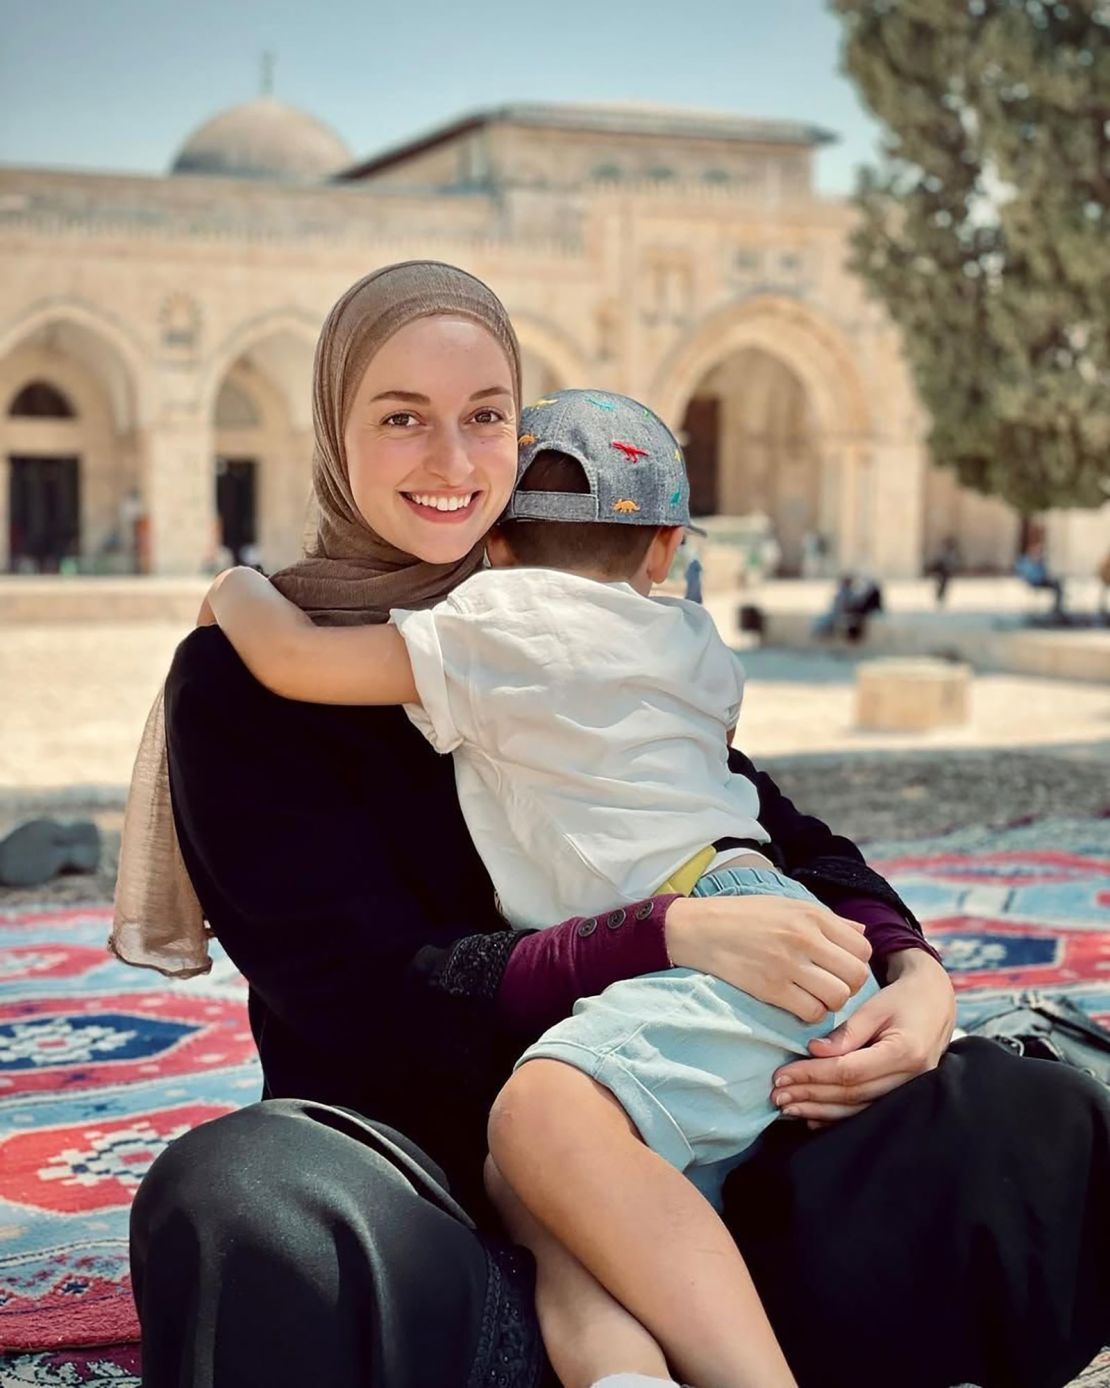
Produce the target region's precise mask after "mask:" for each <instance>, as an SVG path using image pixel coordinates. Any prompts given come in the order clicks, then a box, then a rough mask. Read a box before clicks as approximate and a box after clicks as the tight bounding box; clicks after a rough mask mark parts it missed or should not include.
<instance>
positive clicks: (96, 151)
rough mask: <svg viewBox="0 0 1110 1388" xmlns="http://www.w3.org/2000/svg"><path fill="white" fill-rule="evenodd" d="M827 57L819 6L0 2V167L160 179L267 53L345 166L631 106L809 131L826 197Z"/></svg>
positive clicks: (847, 145) (843, 165) (701, 0)
mask: <svg viewBox="0 0 1110 1388" xmlns="http://www.w3.org/2000/svg"><path fill="white" fill-rule="evenodd" d="M838 47H839V23H838V21H837V20H836V18H835V17H834V16H833V15H832V14H830V13H829V11H828V9H827V7H826V5H825V3H824V0H677V3H675V0H670V3H664V0H657V3H655V4H652V3H651V0H549V3H547V4H545V5H538V4H535V3H529V0H515V3H509V0H470V3H468V4H465V5H460V4H451V3H447V2H446V0H439V3H435V0H400V3H392V4H389V5H382V4H381V3H380V0H379V3H378V4H373V3H369V0H176V3H166V2H165V0H0V163H2V164H20V165H41V166H47V167H57V168H78V169H111V170H120V171H128V172H136V173H152V174H157V173H162V172H164V171H165V170H166V169H167V168H168V166H169V164H170V163H171V162H172V159H173V157H174V154H175V153H176V151H177V149H178V148H179V146H180V145H181V144H182V143H183V142H184V140H185V138H186V137H187V135H188V134H189V133H190V131H192V130H193V129H195V128H196V127H197V126H198V125H200V124H201V123H202V122H203V121H205V120H207V119H208V117H209V116H212V115H214V114H215V113H216V112H217V111H219V110H221V109H223V108H225V107H227V106H230V105H234V104H236V103H238V102H240V101H247V100H250V99H251V98H252V97H254V96H257V95H258V94H259V91H260V89H261V76H260V74H261V69H262V55H263V53H265V52H269V53H272V54H273V55H274V80H273V93H274V95H275V96H276V97H278V98H280V99H281V100H283V101H287V102H290V103H291V104H293V105H296V106H301V107H304V108H305V109H307V110H309V111H311V112H312V113H313V114H314V115H316V116H318V117H319V118H320V119H322V120H324V121H326V122H327V123H328V124H329V125H331V126H333V127H334V128H335V130H336V131H337V132H338V133H339V134H340V135H341V136H342V138H343V139H344V140H345V141H346V143H347V144H348V145H349V146H350V148H351V150H352V151H353V152H354V154H355V155H356V156H358V157H364V156H367V155H369V154H371V153H374V152H376V151H377V150H380V149H383V148H387V147H389V146H390V145H392V144H395V143H397V142H399V141H401V140H404V139H407V138H409V137H410V136H413V135H416V134H420V133H423V132H424V131H426V130H429V129H431V128H434V127H435V126H437V125H438V124H440V123H442V122H446V121H448V120H451V119H453V118H455V117H456V116H459V115H461V114H462V113H464V112H468V111H472V110H475V109H481V108H484V107H488V106H497V105H500V104H503V103H505V102H510V101H544V102H546V101H579V102H589V101H649V102H660V103H663V104H665V105H675V106H694V107H702V108H712V109H714V110H719V111H726V112H733V113H736V114H739V115H747V116H761V117H779V118H786V119H792V120H804V121H808V122H811V123H813V124H815V125H819V126H822V127H824V128H826V129H828V130H830V131H832V132H833V133H835V134H836V135H837V136H838V137H839V143H838V144H836V145H833V146H831V147H829V148H827V149H825V150H823V151H822V152H821V154H820V155H819V158H818V186H819V188H820V189H821V190H822V191H823V192H826V193H834V194H836V193H845V192H848V191H850V189H851V187H852V186H853V181H854V175H853V170H854V168H855V166H856V165H858V164H860V163H862V162H866V161H868V160H870V159H872V158H873V157H874V152H875V142H876V130H877V128H876V126H875V124H874V123H873V122H872V121H871V120H870V119H869V117H868V116H867V115H866V113H865V112H864V111H863V109H862V107H861V105H860V103H859V102H858V100H857V98H856V95H855V92H854V89H853V87H852V85H851V83H850V82H849V81H848V80H847V79H846V78H844V77H842V76H841V75H840V74H839V72H838Z"/></svg>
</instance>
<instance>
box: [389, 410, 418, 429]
mask: <svg viewBox="0 0 1110 1388" xmlns="http://www.w3.org/2000/svg"><path fill="white" fill-rule="evenodd" d="M382 423H383V424H394V425H396V426H397V427H398V428H399V429H407V428H408V427H409V425H410V424H415V423H416V416H415V415H414V414H413V413H412V411H411V410H398V411H397V413H396V414H390V415H386V417H385V419H384V420H383V421H382Z"/></svg>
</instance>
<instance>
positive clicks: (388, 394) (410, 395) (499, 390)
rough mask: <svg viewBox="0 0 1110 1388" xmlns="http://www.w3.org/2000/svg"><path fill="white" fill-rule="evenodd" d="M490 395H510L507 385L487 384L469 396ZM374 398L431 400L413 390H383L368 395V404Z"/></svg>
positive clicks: (481, 397)
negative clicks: (483, 388)
mask: <svg viewBox="0 0 1110 1388" xmlns="http://www.w3.org/2000/svg"><path fill="white" fill-rule="evenodd" d="M491 395H512V391H511V390H510V389H509V387H508V386H487V387H486V388H485V390H476V391H475V392H474V394H473V395H472V396H471V397H470V398H471V400H485V399H487V398H488V397H489V396H491ZM375 400H404V401H405V402H406V403H407V404H409V405H430V404H431V403H432V402H431V400H429V398H428V397H427V396H426V395H420V394H419V393H418V392H417V391H414V390H383V391H379V392H378V394H377V395H372V396H371V397H370V404H371V405H372V404H373V403H374V401H375Z"/></svg>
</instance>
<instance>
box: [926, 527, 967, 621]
mask: <svg viewBox="0 0 1110 1388" xmlns="http://www.w3.org/2000/svg"><path fill="white" fill-rule="evenodd" d="M959 568H960V547H959V545H958V544H957V543H956V537H955V536H954V535H946V536H945V537H944V539H943V540H942V541H941V542H940V550H939V551H938V553H937V557H936V558H935V559H934V560H933V562H932V563H931V564H930V565H929V568H928V570H927V572H928V573H929V574H930V575H931V576H932V579H933V581H934V583H935V584H936V590H935V596H936V600H937V606H938V607H943V606H944V599H945V597H946V596H947V593H948V585H949V583H951V581H952V577H953V575H954V574H956V573H957V572H958V571H959Z"/></svg>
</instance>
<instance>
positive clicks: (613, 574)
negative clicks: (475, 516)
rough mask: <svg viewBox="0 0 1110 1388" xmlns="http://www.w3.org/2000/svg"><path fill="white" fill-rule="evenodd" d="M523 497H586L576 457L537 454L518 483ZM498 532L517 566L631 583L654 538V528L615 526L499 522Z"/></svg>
mask: <svg viewBox="0 0 1110 1388" xmlns="http://www.w3.org/2000/svg"><path fill="white" fill-rule="evenodd" d="M520 490H521V491H525V492H577V493H582V492H588V491H589V490H590V484H589V482H588V481H587V480H586V474H585V472H584V471H583V470H582V464H581V463H580V462H579V461H578V460H577V458H572V457H570V455H569V454H567V453H557V452H555V451H554V450H548V451H546V452H543V453H537V454H536V456H535V458H533V460H532V463H531V466H530V467H529V468H528V471H527V472H526V473H525V474H524V477H523V479H522V480H521V482H520ZM498 529H499V530H500V532H501V535H502V536H503V538H504V540H505V543H506V544H507V545H508V547H509V549H510V550H512V554H513V558H514V559H515V560H516V561H517V563H518V564H523V565H527V566H529V567H534V568H540V569H572V570H574V569H586V570H588V571H590V572H591V573H601V574H603V575H604V576H605V577H606V578H611V579H622V578H631V577H632V575H633V574H634V573H635V572H636V570H637V569H638V568H639V567H640V565H641V563H642V562H643V558H644V555H645V554H646V553H647V552H648V549H649V548H650V546H651V542H652V540H654V539H655V536H656V535H657V534H658V527H657V526H654V525H627V524H623V525H622V524H621V523H620V522H619V521H544V520H540V521H534V520H509V521H503V522H502V523H501V524H500V525H499V526H498Z"/></svg>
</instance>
